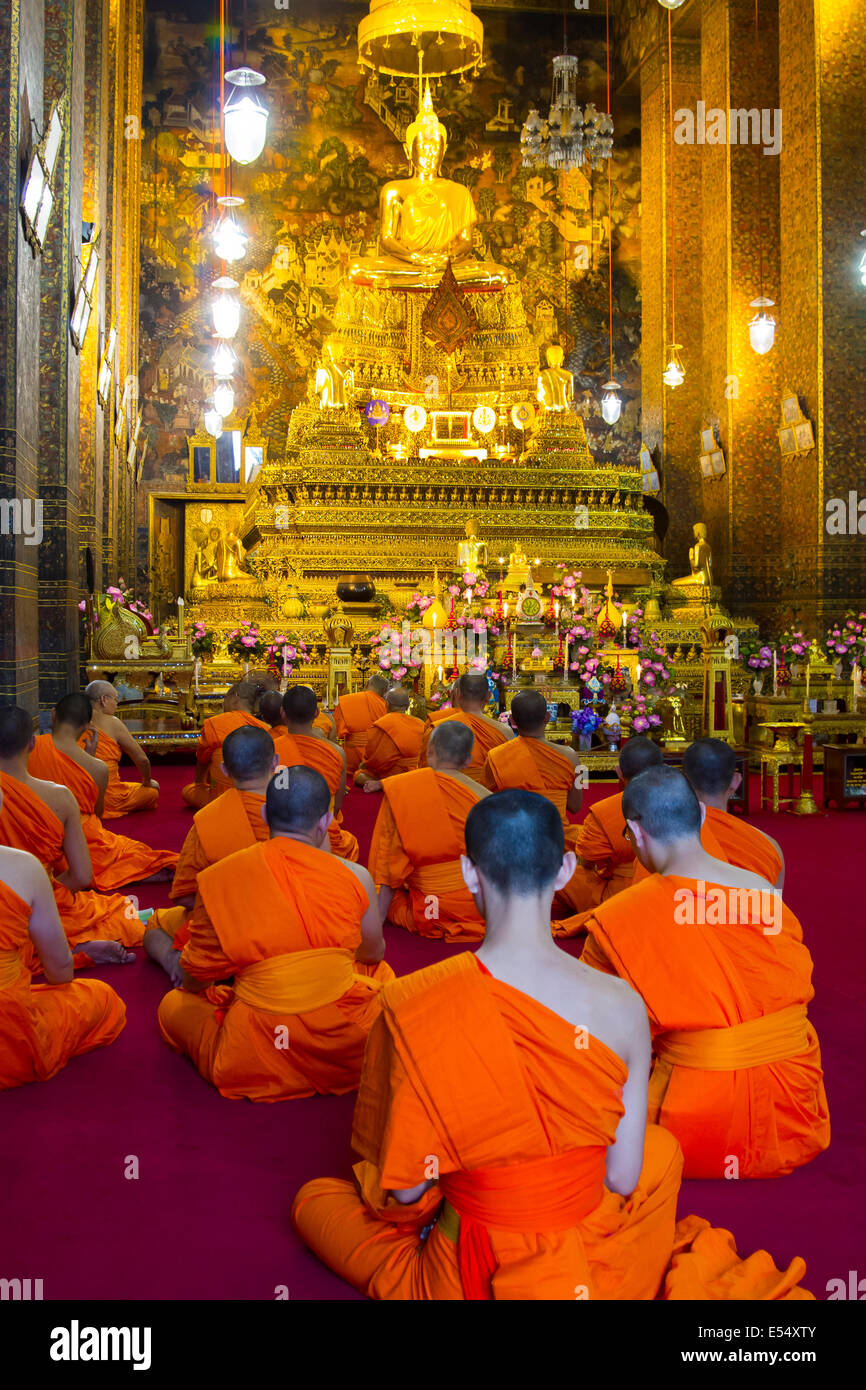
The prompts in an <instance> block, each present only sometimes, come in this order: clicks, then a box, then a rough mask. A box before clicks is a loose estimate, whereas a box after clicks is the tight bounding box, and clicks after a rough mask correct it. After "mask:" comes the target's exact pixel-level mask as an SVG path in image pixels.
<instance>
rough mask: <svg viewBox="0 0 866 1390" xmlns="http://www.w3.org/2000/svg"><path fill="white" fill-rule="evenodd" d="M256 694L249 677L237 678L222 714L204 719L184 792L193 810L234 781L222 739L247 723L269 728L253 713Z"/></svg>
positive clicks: (224, 703)
mask: <svg viewBox="0 0 866 1390" xmlns="http://www.w3.org/2000/svg"><path fill="white" fill-rule="evenodd" d="M257 698H258V689H257V687H256V686H254V685H252V684H251V683H250V682H249V681H238V683H237V684H236V685H233V686H232V687H231V688H230V689H229V690H227V691H226V694H225V698H224V700H223V712H222V714H215V715H213V716H212V717H211V718H210V719H206V720H205V721H204V724H203V725H202V731H201V735H200V736H199V741H198V746H197V747H196V750H195V781H194V782H190V784H189V786H187V787H184V789H183V791H182V792H181V796H182V797H183V799H184V801H185V802H186V804H187V806H191V807H192V808H193V810H194V811H200V810H201V808H202V806H206V805H207V804H208V802H209V801H213V800H214V799H215V798H216V797H218V796H219V795H220V794H221V793H222V792H224V791H228V789H229V787H230V785H231V783H230V782H229V781H228V780H227V779H226V778H225V777H224V775H223V773H222V771H221V768H222V760H223V759H222V746H223V740H224V739H225V738H226V736H227V735H228V734H230V733H231V731H232V729H239V728H241V726H242V725H244V724H257V725H258V727H259V728H260V729H264V728H267V725H266V724H264V723H263V722H262V720H261V719H257V718H256V716H255V714H254V713H253V710H254V708H255V704H256V700H257Z"/></svg>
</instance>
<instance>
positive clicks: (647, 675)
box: [641, 671, 656, 685]
mask: <svg viewBox="0 0 866 1390" xmlns="http://www.w3.org/2000/svg"><path fill="white" fill-rule="evenodd" d="M641 674H642V676H643V682H644V685H655V683H656V678H655V675H654V674H653V672H652V671H643V672H642V673H641Z"/></svg>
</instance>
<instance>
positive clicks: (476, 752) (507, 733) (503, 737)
mask: <svg viewBox="0 0 866 1390" xmlns="http://www.w3.org/2000/svg"><path fill="white" fill-rule="evenodd" d="M446 719H459V720H460V723H461V724H466V725H467V726H468V727H469V728H470V729H471V730H472V732H473V734H474V735H475V743H474V745H473V748H472V761H471V762H470V764H469V766H468V767H465V768H464V769H463V771H464V772H465V773H466V776H467V777H471V778H472V780H473V782H480V783H481V785H482V786H484V785H485V782H484V764H485V762H486V760H487V755H488V753H489V752H490V750H491V749H492V748H496V747H497V746H498V745H499V744H500V743H510V741H511V730H510V729H509V728H508V727H507V726H506V725H505V724H500V723H499V722H498V721H497V720H496V719H488V718H487V715H486V714H464V713H463V711H462V710H459V709H442V710H437V711H435V712H434V713H433V714H428V715H427V723H426V724H425V726H424V738H423V740H422V743H421V752H420V754H419V756H418V766H419V767H426V766H427V745H428V743H429V742H430V736H431V734H432V733H433V730H434V729H435V728H436V725H437V724H441V723H444V721H445V720H446Z"/></svg>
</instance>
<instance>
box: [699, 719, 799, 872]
mask: <svg viewBox="0 0 866 1390" xmlns="http://www.w3.org/2000/svg"><path fill="white" fill-rule="evenodd" d="M683 772H684V773H685V775H686V777H687V778H688V780H689V782H690V783H691V785H692V788H693V790H694V792H695V795H696V796H697V798H698V800H699V801H700V802H701V804H702V805H703V806H705V807H706V818H705V820H704V831H702V833H701V840H702V841H703V844H704V848H705V849H706V850H708V851H709V853H710V854H712V853H713V851H712V850H711V849H710V847H709V845H708V844H707V843H706V833H705V832H707V831H709V832H710V833H711V834H712V835H713V836H714V838H715V840H716V841H717V842H718V843H719V845H720V846H721V848H722V853H721V854H720V855H719V856H718V857H719V858H723V859H727V861H728V863H729V864H736V865H737V867H738V868H740V869H748V870H749V872H750V873H753V874H759V875H760V877H761V878H765V879H766V880H767V881H768V883H771V884H772V885H773V887H774V888H778V889H779V891H780V892H781V890H782V889H783V888H784V886H785V856H784V854H783V853H782V850H781V847H780V846H779V844H778V843H777V842H776V841H775V840H774V839H773V837H772V835H765V834H764V832H763V831H762V830H758V829H757V828H756V826H754V825H750V824H749V822H748V821H747V820H743V819H742V817H740V816H733V815H731V813H730V812H729V810H728V802H729V801H730V799H731V797H732V796H733V795H734V794H735V793H736V791H737V790H738V788H739V786H740V782H741V781H742V777H741V775H740V773H739V771H738V769H737V759H736V755H735V754H734V750H733V748H731V746H730V744H727V743H723V742H722V740H721V739H720V738H699V739H697V741H696V742H695V743H693V744H692V745H691V747H690V748H687V749H686V752H685V756H684V758H683Z"/></svg>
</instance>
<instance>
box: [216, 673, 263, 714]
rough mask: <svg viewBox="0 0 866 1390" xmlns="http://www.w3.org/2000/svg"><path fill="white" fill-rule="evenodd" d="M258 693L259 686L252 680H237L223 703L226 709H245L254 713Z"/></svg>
mask: <svg viewBox="0 0 866 1390" xmlns="http://www.w3.org/2000/svg"><path fill="white" fill-rule="evenodd" d="M258 693H259V692H258V687H257V686H255V685H253V683H252V681H236V682H235V684H234V685H231V686H229V688H228V690H227V691H226V693H225V696H224V698H223V704H224V705H225V707H226V709H245V710H246V711H247V714H252V712H253V710H254V709H255V707H256V697H257V696H258Z"/></svg>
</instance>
